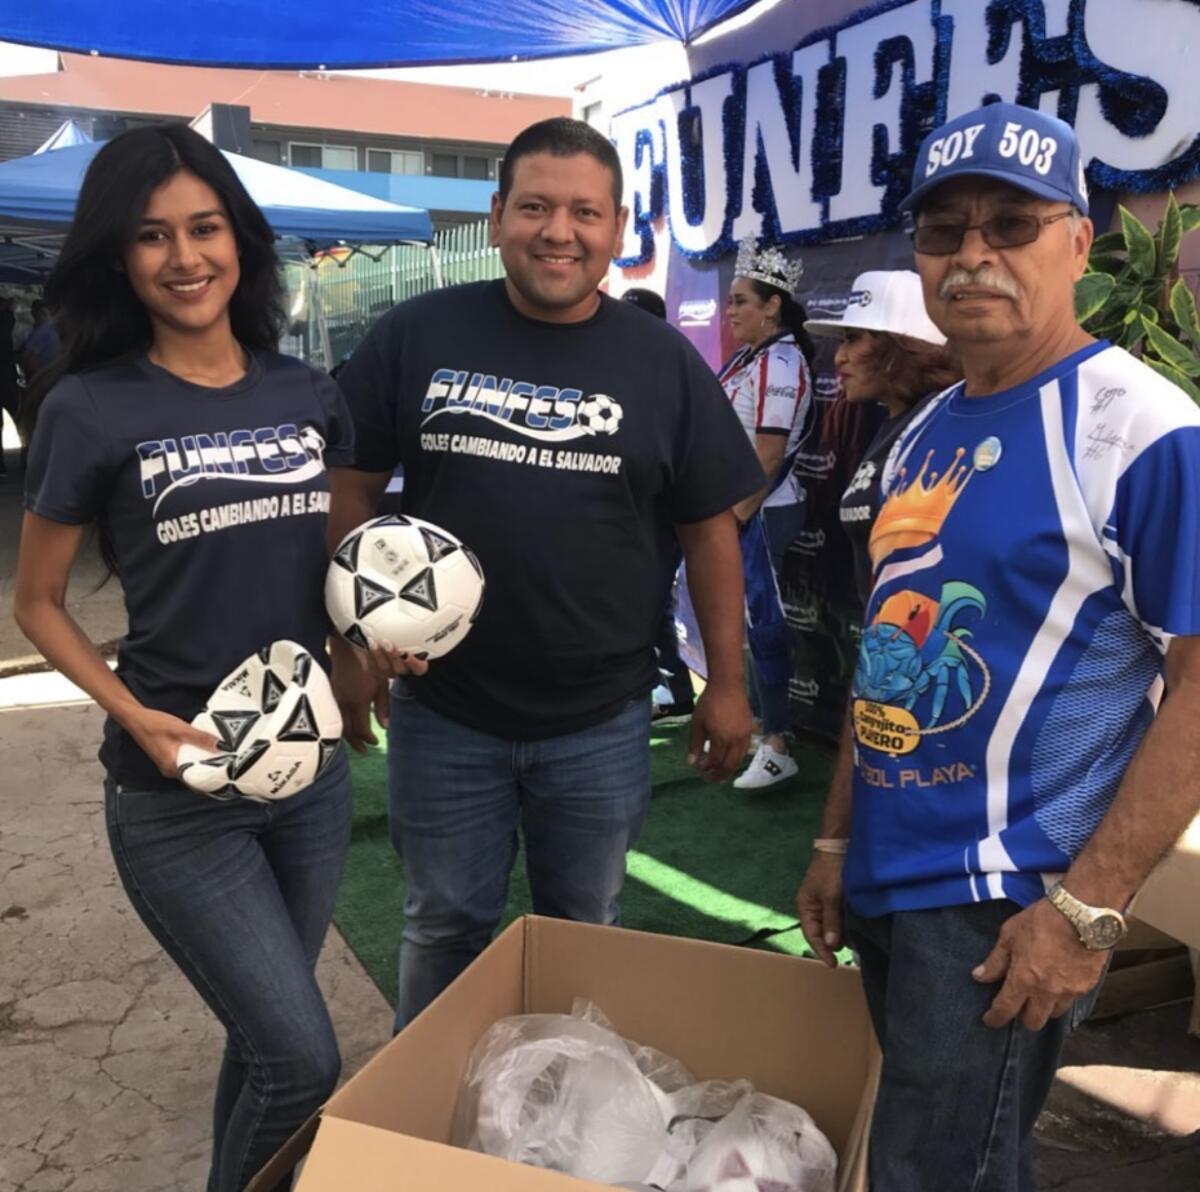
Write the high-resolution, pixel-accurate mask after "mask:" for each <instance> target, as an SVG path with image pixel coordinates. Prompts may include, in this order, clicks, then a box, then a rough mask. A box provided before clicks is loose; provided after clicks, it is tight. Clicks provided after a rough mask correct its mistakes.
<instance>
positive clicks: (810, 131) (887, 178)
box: [612, 0, 1200, 264]
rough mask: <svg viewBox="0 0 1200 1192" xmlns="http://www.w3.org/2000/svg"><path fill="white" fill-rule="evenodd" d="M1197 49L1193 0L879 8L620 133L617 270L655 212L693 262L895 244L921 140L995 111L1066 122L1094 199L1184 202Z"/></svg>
mask: <svg viewBox="0 0 1200 1192" xmlns="http://www.w3.org/2000/svg"><path fill="white" fill-rule="evenodd" d="M1197 45H1200V0H1142V2H1141V3H1138V4H1133V3H1131V2H1130V0H883V3H880V4H878V5H876V6H875V7H873V8H870V9H864V10H861V11H859V12H857V13H855V14H854V16H853V17H852V18H851V19H850V20H849V21H847V22H845V23H844V24H843V25H841V26H839V27H830V28H826V29H821V30H815V31H813V32H812V33H810V34H809V35H808V36H807V37H806V38H805V40H804V42H803V43H802V44H801V45H800V46H794V47H792V50H793V52H792V55H791V58H790V60H789V59H788V57H787V56H786V54H785V53H784V52H782V51H783V47H780V46H778V45H775V44H771V45H768V46H766V47H765V48H766V49H767V50H768V51H770V52H771V55H772V56H771V57H769V58H767V59H766V60H759V61H756V62H754V63H752V65H750V66H749V67H748V68H747V67H744V66H742V65H741V64H740V63H739V64H729V63H726V64H723V65H720V66H717V67H715V68H713V69H712V70H711V71H709V72H708V73H707V74H706V75H704V76H702V77H700V78H697V79H695V80H693V81H692V82H691V83H688V84H676V85H675V86H673V87H669V88H667V89H665V90H664V91H663V92H661V93H660V94H659V96H658V97H657V98H656V99H655V100H654V101H652V102H651V103H649V104H643V105H641V106H639V107H638V108H636V109H633V110H632V111H630V112H625V113H622V114H621V115H619V116H617V117H615V118H614V120H613V126H612V127H613V136H614V140H615V141H616V142H617V146H618V151H619V152H620V154H621V160H622V163H623V166H624V168H625V170H626V172H627V174H628V176H629V178H630V190H629V196H628V199H627V201H628V202H629V203H630V206H631V207H632V209H633V210H632V214H633V216H634V218H633V219H632V220H630V226H629V229H628V231H627V234H626V239H625V243H624V245H623V248H622V251H623V252H624V253H625V254H626V256H624V257H623V258H622V259H621V261H620V263H621V264H632V263H634V262H636V261H643V260H646V259H648V257H649V256H650V254H651V252H652V251H653V237H652V234H651V229H650V224H651V221H652V220H653V219H655V218H656V217H657V216H658V215H659V214H660V213H661V212H663V211H664V210H665V211H666V213H667V215H668V216H669V219H670V224H671V234H672V236H673V237H674V240H675V243H676V245H677V246H678V247H679V250H680V251H681V252H682V253H683V254H684V255H685V256H688V257H694V258H697V259H702V260H711V259H715V258H717V257H720V256H722V255H724V253H726V252H728V251H730V249H731V248H732V247H733V245H734V243H735V238H736V239H741V238H742V237H743V236H744V235H747V234H754V233H758V234H759V235H761V236H766V237H767V238H769V239H772V240H776V239H778V240H779V241H781V242H783V243H786V244H796V245H800V244H811V243H820V242H821V241H823V240H827V239H829V238H831V237H833V236H851V235H869V234H870V233H872V232H875V231H878V230H880V229H882V228H885V227H888V226H890V225H892V224H894V223H895V213H896V204H897V203H898V202H899V201H900V199H901V198H902V197H903V195H904V194H905V192H906V190H907V187H908V183H909V174H910V171H911V169H912V163H913V158H914V157H915V155H916V151H917V148H918V146H919V145H920V142H921V139H922V137H923V136H924V135H925V133H926V132H928V131H929V130H930V129H931V128H932V127H933V126H934V124H935V123H938V122H940V121H942V120H945V119H949V118H952V117H954V116H957V115H961V114H962V112H964V111H968V110H970V109H971V108H973V107H975V106H976V105H978V104H979V103H981V102H983V101H984V100H986V99H987V98H989V97H991V96H998V97H1000V98H1002V99H1007V100H1012V101H1015V102H1016V103H1021V104H1026V105H1028V106H1030V107H1038V108H1040V109H1041V110H1042V111H1045V112H1050V113H1053V114H1056V115H1059V116H1061V117H1062V118H1063V119H1064V120H1067V121H1068V122H1069V123H1073V124H1074V125H1075V128H1076V131H1077V132H1078V134H1079V140H1080V144H1081V146H1082V148H1083V157H1084V162H1085V164H1086V167H1087V175H1088V179H1089V181H1090V182H1091V183H1092V184H1093V185H1097V186H1100V187H1103V188H1105V189H1107V190H1113V191H1138V192H1143V193H1155V192H1158V191H1162V190H1165V189H1168V188H1170V187H1174V186H1178V185H1179V184H1181V183H1183V182H1186V181H1189V180H1190V179H1193V178H1196V177H1200V69H1197V68H1196V65H1195V61H1194V59H1195V47H1196V46H1197ZM830 47H832V53H831V52H830ZM822 207H824V212H823V218H822V211H821V208H822Z"/></svg>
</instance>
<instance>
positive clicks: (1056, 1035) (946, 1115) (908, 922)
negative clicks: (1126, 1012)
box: [847, 901, 1099, 1192]
mask: <svg viewBox="0 0 1200 1192" xmlns="http://www.w3.org/2000/svg"><path fill="white" fill-rule="evenodd" d="M1019 910H1020V907H1018V906H1017V905H1016V904H1015V903H1012V902H1003V901H998V902H981V903H973V904H970V905H967V906H950V907H941V908H938V909H934V910H923V911H899V912H897V913H895V914H891V915H884V916H882V917H880V918H877V919H863V918H860V917H859V916H857V915H855V914H853V912H851V913H849V914H848V915H847V927H848V934H849V937H850V945H851V947H852V948H854V950H855V951H856V952H857V953H858V956H859V963H860V965H861V967H862V976H863V987H864V990H865V992H866V997H867V1005H868V1007H869V1009H870V1012H871V1020H872V1021H873V1022H874V1024H875V1034H876V1036H877V1037H878V1039H879V1044H880V1047H881V1048H882V1050H883V1074H882V1079H881V1082H880V1087H879V1098H878V1100H877V1101H876V1104H875V1117H874V1121H873V1122H872V1125H871V1142H870V1178H871V1188H872V1192H935V1190H936V1192H1033V1189H1034V1187H1035V1184H1034V1179H1033V1154H1032V1136H1033V1126H1034V1123H1035V1122H1036V1121H1037V1116H1038V1113H1039V1112H1040V1111H1041V1108H1042V1105H1043V1104H1044V1102H1045V1100H1046V1095H1047V1094H1048V1093H1049V1091H1050V1085H1051V1084H1052V1083H1053V1080H1054V1072H1055V1069H1056V1068H1057V1067H1058V1060H1059V1055H1060V1053H1061V1052H1062V1047H1063V1044H1064V1043H1065V1042H1066V1040H1067V1036H1068V1035H1069V1034H1070V1033H1071V1031H1072V1030H1073V1029H1074V1028H1075V1027H1076V1026H1078V1025H1079V1023H1081V1022H1082V1021H1083V1019H1084V1018H1086V1017H1087V1015H1088V1013H1089V1012H1090V1011H1091V1008H1092V1005H1093V1003H1094V1002H1095V996H1096V990H1093V991H1092V992H1091V993H1090V994H1088V995H1087V996H1085V997H1083V998H1080V999H1079V1000H1078V1001H1077V1002H1076V1003H1075V1005H1074V1007H1073V1008H1072V1009H1071V1010H1070V1011H1068V1013H1067V1014H1065V1015H1064V1016H1063V1017H1062V1018H1059V1019H1053V1018H1052V1019H1051V1020H1050V1021H1049V1022H1048V1023H1047V1024H1046V1026H1045V1027H1044V1028H1043V1029H1042V1030H1040V1031H1030V1030H1028V1029H1027V1028H1026V1027H1024V1026H1021V1025H1020V1023H1019V1022H1014V1023H1011V1024H1009V1026H1007V1027H1004V1028H1002V1029H999V1030H994V1029H992V1028H991V1027H986V1026H984V1025H983V1022H982V1021H981V1020H982V1018H983V1015H984V1013H985V1012H986V1011H987V1009H988V1007H989V1006H990V1005H991V1003H992V1000H993V999H994V998H995V996H996V994H997V992H998V991H999V988H1000V986H999V985H998V984H994V985H980V984H979V983H978V982H977V981H976V980H975V979H974V978H973V977H972V976H971V970H972V969H973V968H974V967H975V966H976V965H977V964H979V963H981V962H982V961H983V959H984V958H985V957H986V956H987V954H988V953H989V952H990V951H991V950H992V947H993V945H994V944H995V942H996V939H997V937H998V936H999V934H1000V928H1001V927H1002V926H1003V925H1004V922H1005V920H1006V919H1008V918H1009V917H1010V916H1012V915H1015V914H1016V913H1017V912H1018V911H1019ZM1098 988H1099V986H1098V985H1097V989H1098Z"/></svg>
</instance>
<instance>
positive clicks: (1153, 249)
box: [1075, 194, 1200, 404]
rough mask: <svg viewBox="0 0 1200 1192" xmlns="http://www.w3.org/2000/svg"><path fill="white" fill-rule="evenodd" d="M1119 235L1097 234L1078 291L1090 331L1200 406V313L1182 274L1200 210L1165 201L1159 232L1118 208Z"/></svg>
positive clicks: (1172, 199) (1079, 307) (1198, 224)
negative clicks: (1182, 256)
mask: <svg viewBox="0 0 1200 1192" xmlns="http://www.w3.org/2000/svg"><path fill="white" fill-rule="evenodd" d="M1118 211H1119V213H1120V217H1121V230H1120V231H1119V232H1106V233H1105V234H1104V235H1102V236H1097V237H1096V241H1095V243H1094V244H1093V245H1092V251H1091V255H1090V256H1089V258H1088V268H1087V272H1086V273H1085V274H1084V275H1083V277H1081V278H1080V279H1079V282H1078V283H1077V285H1076V287H1075V313H1076V314H1077V315H1078V317H1079V321H1080V322H1081V323H1082V324H1083V326H1084V327H1085V329H1086V330H1088V331H1089V332H1091V334H1092V335H1094V336H1096V337H1097V338H1098V339H1107V340H1110V341H1111V342H1112V343H1114V344H1118V345H1119V346H1120V347H1122V348H1125V349H1126V350H1128V351H1130V352H1132V353H1134V355H1136V356H1139V357H1140V358H1141V360H1142V362H1143V363H1144V364H1147V365H1149V366H1150V368H1152V369H1154V371H1155V372H1157V373H1161V374H1162V375H1163V376H1164V377H1166V378H1167V380H1169V381H1171V382H1173V383H1174V384H1176V385H1178V386H1179V388H1180V389H1182V390H1183V391H1184V392H1185V393H1187V394H1188V395H1189V396H1190V397H1191V399H1192V400H1193V401H1194V402H1196V403H1197V404H1200V313H1198V312H1197V309H1196V299H1195V297H1194V296H1193V295H1192V292H1191V291H1190V290H1189V289H1188V287H1187V285H1186V283H1185V282H1184V280H1183V278H1181V277H1180V276H1179V249H1180V245H1181V244H1182V242H1183V238H1184V236H1186V235H1188V233H1190V232H1193V231H1195V230H1196V229H1197V228H1200V206H1197V205H1195V204H1190V203H1189V204H1184V205H1183V206H1180V205H1179V203H1177V202H1176V201H1175V195H1174V194H1171V195H1169V196H1168V198H1167V210H1166V212H1165V213H1164V215H1163V218H1162V223H1161V224H1160V226H1159V229H1158V234H1157V235H1155V234H1153V233H1151V231H1150V230H1149V229H1148V228H1147V227H1146V225H1145V224H1144V223H1142V221H1141V220H1140V219H1138V218H1137V216H1135V215H1133V214H1132V213H1131V212H1130V211H1128V210H1127V209H1126V208H1125V207H1119V208H1118Z"/></svg>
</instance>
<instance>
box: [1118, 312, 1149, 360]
mask: <svg viewBox="0 0 1200 1192" xmlns="http://www.w3.org/2000/svg"><path fill="white" fill-rule="evenodd" d="M1129 313H1130V314H1132V315H1133V318H1131V319H1130V318H1127V319H1126V320H1125V329H1124V330H1123V331H1122V332H1121V334H1120V336H1119V337H1118V338H1117V339H1116V340H1115V341H1114V342H1115V343H1116V344H1117V345H1118V347H1122V348H1124V349H1125V351H1127V352H1132V351H1134V350H1135V349H1136V348H1137V346H1138V344H1140V343H1141V342H1142V340H1143V339H1144V338H1145V335H1146V328H1145V325H1144V324H1143V323H1142V320H1141V319H1139V318H1138V314H1137V311H1130V312H1129Z"/></svg>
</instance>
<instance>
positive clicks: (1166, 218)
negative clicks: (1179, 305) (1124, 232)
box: [1158, 191, 1183, 277]
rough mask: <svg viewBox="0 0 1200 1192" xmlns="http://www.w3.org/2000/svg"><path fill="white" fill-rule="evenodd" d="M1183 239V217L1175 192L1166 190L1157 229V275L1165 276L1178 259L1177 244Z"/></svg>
mask: <svg viewBox="0 0 1200 1192" xmlns="http://www.w3.org/2000/svg"><path fill="white" fill-rule="evenodd" d="M1182 239H1183V218H1182V217H1181V216H1180V214H1179V204H1178V203H1177V202H1176V201H1175V192H1174V191H1168V192H1167V210H1166V212H1165V213H1164V214H1163V220H1162V223H1161V224H1160V225H1159V229H1158V276H1159V277H1166V276H1167V274H1168V273H1170V272H1171V270H1172V269H1173V268H1174V267H1175V262H1176V261H1178V260H1179V244H1180V241H1181V240H1182Z"/></svg>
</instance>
